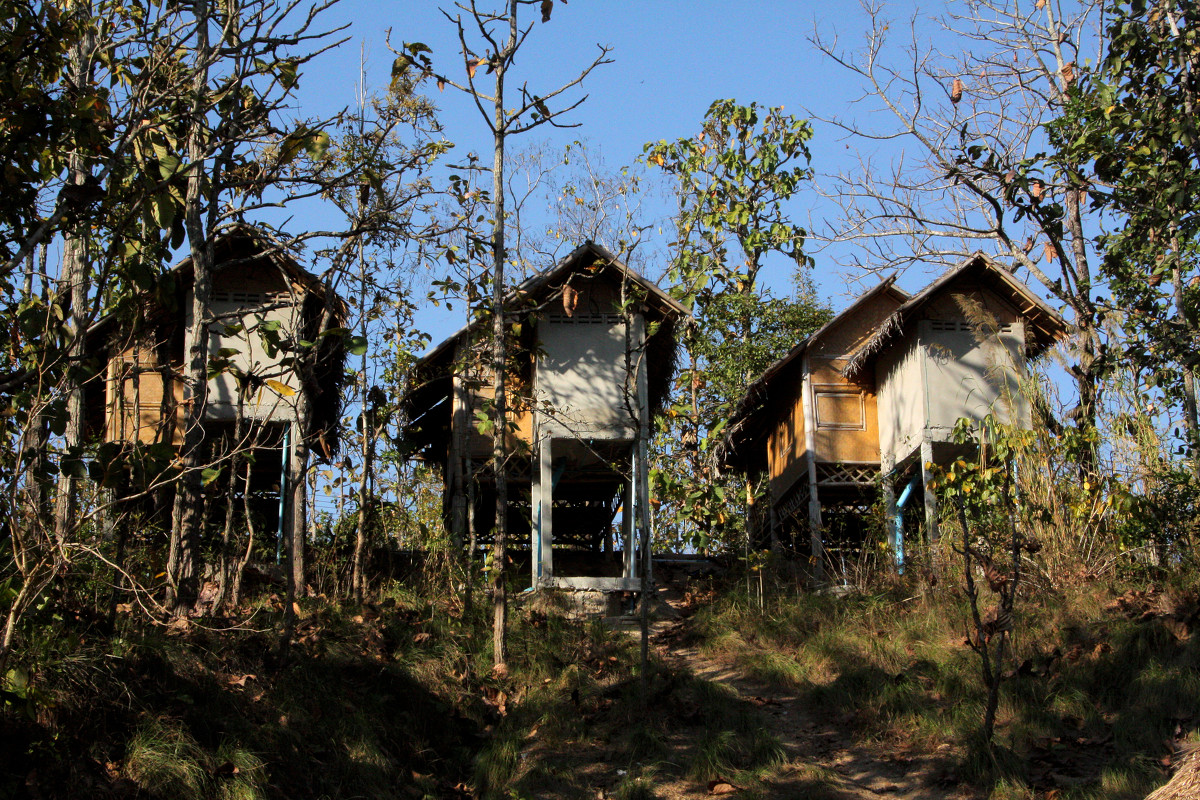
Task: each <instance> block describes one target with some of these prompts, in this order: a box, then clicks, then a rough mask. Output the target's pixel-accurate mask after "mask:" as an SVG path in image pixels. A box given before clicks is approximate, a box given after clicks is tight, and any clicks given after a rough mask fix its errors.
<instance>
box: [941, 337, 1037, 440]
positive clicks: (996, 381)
mask: <svg viewBox="0 0 1200 800" xmlns="http://www.w3.org/2000/svg"><path fill="white" fill-rule="evenodd" d="M949 328H953V329H949ZM920 330H921V337H922V342H923V343H924V344H925V347H924V353H925V376H926V389H925V391H926V393H927V396H928V398H929V420H928V427H929V430H930V436H931V438H932V440H933V441H951V431H952V430H953V428H954V424H955V422H957V421H958V419H959V418H961V417H967V418H969V419H976V420H978V419H982V418H983V417H984V416H985V415H987V414H993V415H995V416H996V417H997V418H998V419H1000V420H1003V421H1016V422H1021V423H1025V424H1028V420H1029V408H1028V403H1027V402H1026V400H1025V398H1024V397H1023V395H1022V393H1021V386H1020V381H1021V376H1022V374H1023V369H1022V367H1023V359H1022V358H1021V353H1022V351H1023V341H1024V331H1023V329H1022V326H1021V324H1020V323H1016V324H1013V325H1010V326H1008V329H1007V330H1005V331H1004V332H1002V333H1000V335H999V337H992V338H987V339H984V340H983V341H979V340H978V339H977V335H976V334H975V333H974V332H973V331H971V330H970V328H969V326H968V325H967V324H966V323H965V322H960V321H945V322H943V321H936V320H922V321H921V323H920ZM1014 411H1015V413H1014Z"/></svg>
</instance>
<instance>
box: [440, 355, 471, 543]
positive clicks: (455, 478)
mask: <svg viewBox="0 0 1200 800" xmlns="http://www.w3.org/2000/svg"><path fill="white" fill-rule="evenodd" d="M466 350H467V348H466V347H465V346H464V345H459V347H458V351H457V352H456V354H455V358H454V375H453V377H452V378H451V397H450V404H451V405H450V451H449V452H448V453H447V454H446V494H447V496H448V500H449V503H448V505H449V508H447V509H446V511H445V513H446V517H447V523H448V524H449V527H450V544H451V547H452V548H453V549H454V551H455V552H456V553H457V552H458V551H460V550H461V549H462V546H463V542H464V541H465V540H466V532H467V486H466V482H467V476H466V475H465V474H464V469H463V464H464V462H465V460H466V456H467V433H468V428H469V426H470V424H471V408H470V403H471V399H470V393H469V392H468V391H467V383H466V376H465V374H464V372H465V371H466V370H467V369H468V368H469V365H468V363H467V357H468V355H467V352H466Z"/></svg>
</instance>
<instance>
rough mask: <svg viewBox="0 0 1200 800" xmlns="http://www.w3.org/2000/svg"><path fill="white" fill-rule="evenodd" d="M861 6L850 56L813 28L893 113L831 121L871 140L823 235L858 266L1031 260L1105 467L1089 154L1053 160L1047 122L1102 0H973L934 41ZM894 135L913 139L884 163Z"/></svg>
mask: <svg viewBox="0 0 1200 800" xmlns="http://www.w3.org/2000/svg"><path fill="white" fill-rule="evenodd" d="M864 8H865V10H866V12H867V15H868V17H869V27H868V30H867V32H866V36H865V38H866V43H865V45H864V46H863V48H862V49H861V50H860V51H858V52H852V53H846V52H844V51H843V50H841V49H840V47H839V44H838V42H837V41H836V39H833V38H830V37H828V36H825V35H821V34H818V35H816V36H814V37H813V39H812V41H813V43H814V44H815V45H816V47H817V48H818V49H819V50H820V51H822V52H823V53H824V54H825V55H826V57H827V58H829V59H831V60H832V61H833V62H834V63H836V64H838V65H840V66H842V67H843V68H844V69H845V71H846V73H847V75H848V76H849V77H850V79H851V80H852V81H853V82H854V83H855V84H856V85H854V86H852V87H851V92H855V91H859V90H861V92H862V93H863V97H862V98H860V100H859V101H858V102H857V103H856V104H855V106H854V107H855V109H856V110H860V111H861V110H863V109H866V108H868V107H870V106H873V110H877V111H878V112H880V113H878V114H874V115H871V116H869V117H868V116H867V115H865V114H858V115H857V116H856V118H855V119H853V120H847V119H844V118H840V117H833V118H829V119H825V120H822V121H824V122H827V123H828V124H830V125H832V126H834V127H835V128H837V129H840V130H842V131H844V132H846V133H848V134H849V135H850V136H851V137H853V139H855V140H857V142H859V143H860V144H862V145H863V146H864V148H866V147H869V148H870V153H871V155H868V156H864V157H862V159H861V163H860V165H859V167H858V168H857V169H854V170H847V171H845V172H843V173H842V174H840V175H837V176H834V181H833V186H832V189H831V190H830V191H831V196H832V198H833V199H834V200H836V201H837V202H838V203H839V204H840V205H841V207H842V209H843V214H842V219H843V220H844V221H843V222H842V223H841V224H839V225H837V226H834V227H832V228H831V229H830V230H827V231H822V238H824V239H825V240H826V241H830V242H839V243H841V242H851V243H853V244H855V245H856V247H857V248H859V249H858V254H857V255H856V256H855V257H854V262H855V265H856V266H858V267H860V268H865V269H871V270H877V271H888V270H893V269H896V268H903V267H906V266H908V265H910V264H914V263H916V264H927V265H936V266H943V267H944V266H949V265H951V264H955V263H959V262H961V261H962V260H963V259H964V258H966V257H967V256H969V255H970V254H971V253H973V252H974V251H976V250H979V249H986V250H989V251H991V253H993V254H995V255H998V256H1000V257H1003V258H1006V259H1008V260H1010V261H1011V264H1012V269H1013V270H1014V272H1019V271H1021V270H1025V271H1026V272H1027V273H1028V274H1029V275H1030V276H1031V277H1032V278H1033V279H1034V280H1035V281H1036V282H1037V283H1038V284H1040V285H1041V287H1042V289H1043V291H1045V292H1046V293H1047V294H1048V295H1049V296H1050V297H1051V298H1053V299H1054V300H1055V301H1057V302H1059V303H1061V304H1063V305H1064V306H1066V308H1067V309H1068V312H1069V317H1070V321H1071V322H1072V323H1073V325H1074V329H1075V330H1074V337H1073V342H1072V346H1071V355H1072V358H1073V361H1074V363H1073V364H1071V366H1070V372H1071V374H1072V377H1073V378H1074V381H1075V388H1076V395H1077V400H1078V402H1077V405H1076V406H1075V408H1073V409H1072V410H1071V411H1070V412H1069V416H1070V417H1071V418H1072V419H1073V420H1074V422H1075V426H1076V429H1075V430H1076V433H1077V434H1078V436H1076V437H1075V441H1076V442H1077V443H1078V457H1079V459H1080V461H1081V463H1082V464H1083V470H1084V471H1085V472H1093V471H1094V469H1095V448H1096V446H1097V432H1096V415H1097V412H1098V410H1099V403H1100V398H1101V393H1102V388H1103V383H1102V378H1103V374H1104V370H1105V354H1106V343H1105V340H1104V333H1103V328H1102V325H1101V319H1100V314H1099V311H1100V309H1099V308H1098V307H1097V305H1096V298H1095V293H1096V289H1097V288H1098V284H1099V283H1100V281H1101V276H1100V275H1099V274H1098V273H1097V270H1096V266H1095V264H1094V263H1093V261H1094V253H1093V252H1092V250H1091V247H1090V241H1091V236H1092V230H1091V229H1092V228H1094V226H1095V223H1094V221H1091V220H1089V218H1088V215H1087V213H1086V212H1087V207H1086V201H1085V200H1084V199H1083V196H1084V192H1085V190H1086V186H1085V185H1084V184H1083V182H1082V181H1081V173H1080V170H1079V166H1080V165H1079V164H1075V165H1071V166H1070V168H1069V169H1065V170H1061V171H1057V172H1056V171H1055V166H1054V165H1052V164H1050V163H1048V161H1047V159H1046V158H1045V150H1046V144H1047V141H1046V135H1045V130H1044V128H1043V127H1042V126H1043V124H1044V123H1047V122H1049V121H1051V120H1054V119H1056V118H1058V117H1060V116H1061V115H1062V114H1063V109H1064V106H1065V105H1066V104H1067V102H1068V100H1069V93H1070V91H1071V89H1072V87H1073V86H1074V85H1075V84H1076V82H1077V81H1078V78H1079V75H1080V71H1081V69H1082V66H1081V65H1082V64H1083V63H1084V61H1085V60H1087V59H1088V58H1089V53H1088V49H1089V48H1095V49H1096V51H1097V53H1098V52H1100V51H1101V49H1102V45H1101V38H1102V37H1101V33H1102V31H1101V30H1100V20H1099V16H1100V14H1099V12H1100V3H1099V2H1098V0H1081V2H1078V3H1070V4H1064V3H1058V2H1049V1H1047V0H1037V2H1032V3H1017V2H1010V0H973V1H972V2H970V3H967V4H966V5H965V6H964V7H963V8H962V9H961V10H959V9H958V8H957V7H956V8H955V9H954V10H952V11H950V12H948V13H947V15H946V16H945V17H944V18H943V19H940V20H938V21H936V22H935V23H934V27H935V28H938V30H936V32H935V33H934V34H933V35H934V36H935V37H936V38H935V41H934V42H929V41H924V40H923V39H922V31H923V28H922V27H921V25H920V24H919V20H918V19H916V18H914V19H912V20H911V21H910V22H909V24H908V25H907V26H899V25H893V23H892V22H891V21H890V20H888V19H885V18H884V16H883V14H882V12H881V10H880V8H879V7H878V6H876V5H870V4H868V5H865V6H864ZM901 30H903V31H905V33H904V34H903V36H904V41H903V42H902V43H901V44H902V48H903V49H899V50H893V49H892V48H891V46H890V42H889V37H890V36H893V35H894V32H895V31H901ZM868 119H870V120H881V121H880V122H872V123H866V122H864V121H863V120H868ZM881 142H887V143H893V144H896V145H900V147H897V149H896V150H895V151H891V152H893V153H894V155H893V156H892V163H891V164H890V165H887V166H884V165H882V164H881V163H880V159H881V158H886V157H887V154H888V152H889V151H884V153H883V154H882V155H881V154H880V153H879V152H878V148H879V143H881ZM901 148H902V149H901Z"/></svg>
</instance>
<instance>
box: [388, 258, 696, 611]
mask: <svg viewBox="0 0 1200 800" xmlns="http://www.w3.org/2000/svg"><path fill="white" fill-rule="evenodd" d="M506 308H507V312H506V313H507V315H508V317H509V320H510V324H509V326H508V329H509V331H510V334H511V342H512V345H513V346H512V348H511V349H512V356H511V360H510V364H511V366H510V368H509V370H510V371H509V373H508V376H507V377H508V382H509V386H510V387H511V389H510V391H511V395H510V397H509V398H508V399H509V407H510V409H511V411H512V416H513V422H514V425H513V426H512V430H510V431H509V432H508V437H509V441H508V445H509V452H510V453H511V456H510V458H509V460H508V463H507V464H505V465H504V468H505V469H506V470H507V477H508V481H509V490H508V491H509V516H508V518H507V525H508V530H509V531H510V539H509V541H510V543H511V551H512V553H513V557H514V559H516V560H521V559H524V558H526V557H527V558H528V560H529V563H528V568H529V570H530V572H529V575H530V581H531V585H532V586H533V587H539V588H540V587H558V588H567V589H585V590H598V591H608V592H612V591H637V590H639V589H640V587H641V580H640V575H641V569H642V561H641V559H643V558H644V557H645V554H643V553H641V552H640V549H639V546H638V545H637V542H638V541H639V537H638V536H637V535H636V534H637V532H638V530H640V529H643V528H645V527H646V526H647V525H648V509H649V506H648V503H649V485H648V469H647V445H648V441H649V437H650V434H651V429H650V420H651V417H652V415H653V414H654V413H655V412H656V411H657V410H658V409H660V408H661V406H662V405H663V403H664V402H665V399H666V396H667V393H668V391H669V388H670V382H671V380H672V377H673V375H674V369H675V354H676V341H675V331H676V327H677V325H678V324H679V323H680V322H681V320H682V319H683V318H685V317H687V311H686V309H684V308H683V306H681V305H680V304H679V303H677V302H676V301H675V300H673V299H672V298H671V297H670V296H668V295H667V294H666V293H665V292H663V291H662V290H661V289H659V288H658V287H657V286H655V285H654V284H653V283H652V282H650V281H648V280H646V279H645V278H643V277H642V276H640V275H638V274H637V273H636V272H634V271H633V270H631V269H630V268H629V267H628V266H626V265H625V264H623V263H621V262H620V261H619V260H617V259H616V258H615V257H614V256H613V255H612V254H611V253H610V252H608V251H607V250H605V249H604V248H603V247H601V246H599V245H596V244H593V243H591V242H588V243H585V244H584V245H582V246H580V247H578V248H577V249H576V250H574V251H573V252H572V253H571V254H570V255H568V256H567V257H566V258H564V259H562V260H561V261H560V262H559V263H558V264H557V265H555V266H554V267H553V268H551V269H549V270H546V271H545V272H542V273H539V274H537V275H535V276H533V277H532V278H530V279H529V280H527V281H525V282H524V283H522V284H521V285H520V286H518V287H516V288H515V289H514V290H513V291H512V292H511V293H510V294H509V297H508V300H507V302H506ZM490 330H491V328H490V324H484V323H483V322H482V321H480V322H475V323H473V324H471V325H468V326H467V327H465V328H463V329H462V330H461V331H459V332H458V333H456V334H455V335H453V336H451V337H450V338H448V339H447V340H445V341H444V342H442V343H441V344H439V345H438V346H437V347H435V348H434V349H433V350H432V351H430V352H429V353H428V354H427V355H426V356H425V357H424V358H422V359H421V361H420V362H419V363H418V364H417V365H416V368H415V370H414V380H413V388H412V389H411V390H410V392H409V393H408V395H407V397H406V400H405V410H406V414H407V418H408V422H407V426H406V437H407V440H408V443H409V446H410V448H411V449H412V451H413V452H415V453H417V454H419V455H420V457H422V458H423V459H424V460H426V461H427V462H430V463H433V464H438V465H440V466H441V467H442V470H443V475H444V480H445V491H444V495H443V497H444V514H445V518H446V523H447V526H448V528H449V530H450V531H451V534H452V536H453V538H454V539H455V540H456V541H457V542H460V543H475V544H476V545H477V546H478V545H482V544H485V543H487V542H489V541H490V540H491V533H492V529H493V527H494V518H495V512H494V509H495V471H494V469H495V467H494V465H493V464H492V463H491V462H492V438H491V435H490V432H489V433H484V432H481V431H480V423H481V421H482V420H486V419H487V418H488V412H487V408H486V407H487V405H488V403H489V401H490V399H491V397H492V392H493V390H492V372H491V367H490V347H491V343H490ZM484 430H485V431H488V430H489V429H488V428H487V427H486V424H485V427H484ZM468 546H469V545H468Z"/></svg>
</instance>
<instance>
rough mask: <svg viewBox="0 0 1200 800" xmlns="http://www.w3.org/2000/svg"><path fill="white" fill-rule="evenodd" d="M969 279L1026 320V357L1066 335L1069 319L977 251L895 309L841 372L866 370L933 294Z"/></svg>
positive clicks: (850, 374) (1032, 355)
mask: <svg viewBox="0 0 1200 800" xmlns="http://www.w3.org/2000/svg"><path fill="white" fill-rule="evenodd" d="M967 279H973V280H978V281H979V282H980V283H982V284H983V285H985V286H987V287H988V288H989V289H990V290H992V291H993V292H995V293H996V294H998V295H999V296H1001V297H1003V298H1004V299H1006V300H1007V301H1008V302H1009V303H1011V304H1012V305H1013V307H1014V308H1015V309H1016V310H1017V312H1018V313H1019V314H1020V316H1021V317H1022V318H1023V319H1024V320H1025V325H1026V336H1025V341H1026V352H1025V355H1026V357H1028V358H1036V357H1037V356H1038V355H1040V354H1041V353H1043V352H1045V351H1046V350H1047V349H1049V348H1050V347H1053V346H1054V344H1055V343H1056V342H1058V341H1059V340H1060V339H1062V338H1063V336H1065V335H1066V332H1067V327H1068V326H1067V322H1066V320H1064V319H1063V318H1062V316H1061V315H1060V314H1059V313H1058V312H1057V311H1055V310H1054V309H1053V308H1051V307H1050V306H1048V305H1047V304H1046V303H1045V302H1044V301H1043V300H1042V299H1041V298H1039V297H1038V296H1037V295H1036V294H1034V293H1033V292H1032V291H1031V290H1030V288H1029V287H1028V286H1026V285H1025V284H1024V283H1022V282H1021V281H1020V280H1018V279H1017V278H1016V276H1014V275H1013V274H1012V273H1011V272H1009V271H1008V270H1007V269H1005V268H1004V267H1003V266H1001V265H1000V264H998V263H996V262H995V261H993V260H992V259H991V258H989V257H988V256H986V255H984V254H983V253H976V254H975V255H973V256H971V257H970V258H968V259H966V260H965V261H963V262H962V263H961V264H959V265H958V266H957V267H953V268H951V269H949V270H947V271H946V272H945V273H944V274H943V275H942V276H941V277H940V278H938V279H937V280H935V281H934V282H933V283H931V284H929V285H928V286H927V287H925V288H924V289H923V290H922V291H921V292H920V293H919V294H917V295H916V296H914V297H913V298H911V299H910V300H908V302H906V303H904V305H902V306H900V307H899V308H898V309H896V311H895V313H894V314H892V316H891V317H889V318H888V320H887V321H886V322H884V324H883V325H881V326H880V327H879V329H878V330H876V331H875V333H874V334H873V335H872V336H871V338H870V339H868V340H867V341H866V342H865V343H864V344H863V345H862V346H861V347H859V348H858V349H857V350H856V351H855V352H854V353H853V354H852V355H851V357H850V360H849V362H848V363H847V364H846V367H845V369H843V370H842V374H844V375H845V376H846V377H848V378H854V377H856V376H858V375H862V374H864V373H865V372H866V370H867V369H868V368H869V367H870V365H872V364H873V363H874V362H875V359H876V358H877V357H878V356H879V354H880V353H882V352H883V351H884V350H885V349H887V347H888V345H889V344H891V342H892V341H894V340H895V339H896V338H897V337H899V336H900V335H902V333H903V331H904V330H905V328H906V327H907V326H908V324H909V322H910V321H911V320H912V319H914V318H918V315H919V314H920V313H921V312H922V310H923V309H924V308H925V307H926V306H927V305H928V304H929V303H930V301H932V300H933V298H935V297H936V296H937V295H939V294H940V293H941V292H942V291H943V290H945V289H946V288H947V287H948V286H949V285H950V284H952V283H955V282H958V281H962V280H967Z"/></svg>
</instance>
